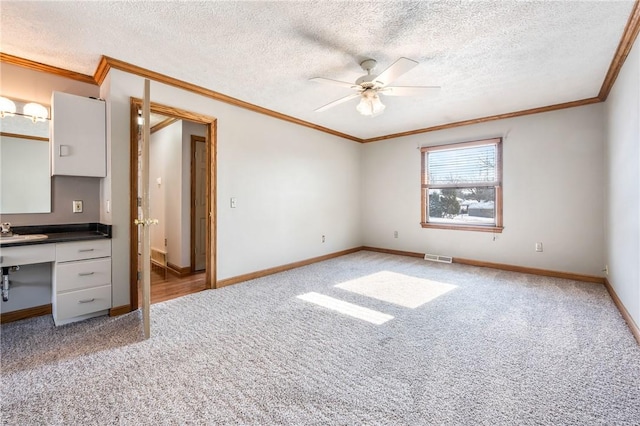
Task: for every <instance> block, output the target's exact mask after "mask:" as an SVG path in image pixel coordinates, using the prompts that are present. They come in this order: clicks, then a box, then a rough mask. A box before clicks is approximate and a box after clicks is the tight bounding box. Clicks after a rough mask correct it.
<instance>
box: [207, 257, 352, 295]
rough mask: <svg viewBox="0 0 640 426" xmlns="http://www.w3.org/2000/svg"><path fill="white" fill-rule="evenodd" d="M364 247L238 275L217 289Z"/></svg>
mask: <svg viewBox="0 0 640 426" xmlns="http://www.w3.org/2000/svg"><path fill="white" fill-rule="evenodd" d="M362 249H363V248H362V247H355V248H352V249H347V250H342V251H338V252H335V253H330V254H325V255H323V256H318V257H312V258H311V259H306V260H301V261H298V262H293V263H287V264H286V265H282V266H276V267H273V268H269V269H263V270H261V271H256V272H251V273H249V274H244V275H238V276H236V277H231V278H225V279H224V280H219V281H218V282H216V288H222V287H226V286H228V285H232V284H237V283H241V282H243V281H249V280H254V279H256V278H262V277H266V276H267V275H273V274H277V273H278V272H284V271H288V270H290V269H295V268H299V267H301V266H307V265H311V264H312V263H317V262H322V261H323V260H328V259H333V258H335V257H340V256H344V255H345V254H350V253H355V252H358V251H360V250H362Z"/></svg>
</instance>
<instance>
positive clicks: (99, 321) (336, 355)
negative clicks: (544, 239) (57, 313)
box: [0, 251, 640, 425]
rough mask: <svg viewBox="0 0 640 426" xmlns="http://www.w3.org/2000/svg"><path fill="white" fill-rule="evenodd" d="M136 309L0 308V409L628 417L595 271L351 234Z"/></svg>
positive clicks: (310, 421) (199, 418)
mask: <svg viewBox="0 0 640 426" xmlns="http://www.w3.org/2000/svg"><path fill="white" fill-rule="evenodd" d="M313 294H315V295H316V296H313ZM305 295H306V296H305ZM298 296H304V297H298ZM318 296H320V297H318ZM332 300H334V301H336V303H335V304H334V305H331V303H329V306H328V307H327V306H321V305H319V304H318V303H324V302H326V301H329V302H331V301H332ZM345 306H346V307H347V308H349V309H347V310H346V311H344V310H343V311H339V310H337V309H342V308H344V307H345ZM343 312H347V313H343ZM363 313H364V316H363ZM372 313H373V314H372ZM375 313H378V314H382V316H381V317H380V321H382V322H379V323H378V324H376V323H374V322H370V319H371V318H369V317H367V315H373V316H375V315H374V314H375ZM151 315H152V328H151V330H152V337H151V338H150V339H149V340H143V338H142V327H141V320H140V315H139V313H138V312H134V313H131V314H128V315H124V316H120V317H114V318H109V317H100V318H95V319H91V320H87V321H84V322H81V323H76V324H70V325H67V326H62V327H54V325H53V322H52V319H51V317H50V316H47V317H40V318H34V319H29V320H24V321H20V322H16V323H9V324H5V325H3V326H2V329H1V330H2V336H1V339H2V346H1V348H2V358H1V367H2V373H1V378H2V384H1V394H0V396H1V398H2V401H1V408H2V411H1V414H2V424H5V425H43V424H59V425H62V424H64V425H93V424H96V425H98V424H99V425H148V424H149V425H151V424H154V425H164V424H166V425H174V424H175V425H178V424H193V425H196V424H198V425H199V424H203V425H204V424H207V425H224V424H242V425H272V424H282V425H355V424H367V425H428V424H446V425H468V424H473V425H476V424H480V425H541V424H552V425H592V424H593V425H599V424H602V425H605V424H606V425H610V424H617V425H638V424H640V347H639V346H638V345H637V343H636V342H635V340H634V339H633V336H632V335H631V333H630V332H629V330H628V329H627V326H626V324H625V323H624V321H623V319H622V317H621V316H620V314H619V312H618V311H617V310H616V308H615V306H614V304H613V302H612V301H611V298H610V297H609V295H608V294H607V292H606V290H605V288H604V286H602V285H600V284H590V283H583V282H577V281H570V280H562V279H554V278H547V277H540V276H534V275H527V274H519V273H512V272H505V271H499V270H494V269H488V268H478V267H471V266H464V265H456V264H453V265H448V264H437V263H429V262H426V261H424V260H421V259H414V258H408V257H401V256H393V255H387V254H380V253H372V252H366V251H362V252H358V253H354V254H350V255H347V256H342V257H339V258H336V259H332V260H328V261H325V262H321V263H317V264H313V265H309V266H306V267H303V268H298V269H295V270H291V271H287V272H283V273H280V274H276V275H271V276H268V277H264V278H260V279H256V280H253V281H249V282H246V283H242V284H237V285H233V286H230V287H226V288H223V289H219V290H210V291H205V292H201V293H197V294H193V295H190V296H186V297H182V298H180V299H176V300H172V301H168V302H164V303H159V304H156V305H153V306H152V309H151ZM389 317H391V318H389ZM363 318H364V319H363ZM376 318H377V317H376Z"/></svg>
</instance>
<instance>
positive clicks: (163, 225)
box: [149, 121, 182, 264]
mask: <svg viewBox="0 0 640 426" xmlns="http://www.w3.org/2000/svg"><path fill="white" fill-rule="evenodd" d="M181 150H182V122H181V121H177V122H175V123H173V124H171V125H169V126H167V127H165V128H163V129H161V130H159V131H157V132H155V133H153V134H152V135H151V140H150V143H149V198H150V202H149V216H150V217H152V218H153V219H158V221H159V224H158V225H157V226H152V227H151V228H150V230H151V232H150V233H151V248H154V249H158V250H161V251H167V253H168V255H169V257H168V261H169V262H172V263H174V264H175V263H176V261H175V260H174V259H177V258H179V253H180V248H181V240H180V238H179V237H180V228H179V227H178V228H176V224H179V223H180V220H181V217H180V214H181V208H180V204H179V203H176V200H179V199H180V197H181V196H182V193H181V183H180V180H181V168H180V166H181V161H180V159H181ZM158 179H160V183H159V184H158ZM165 238H166V240H167V245H166V247H165Z"/></svg>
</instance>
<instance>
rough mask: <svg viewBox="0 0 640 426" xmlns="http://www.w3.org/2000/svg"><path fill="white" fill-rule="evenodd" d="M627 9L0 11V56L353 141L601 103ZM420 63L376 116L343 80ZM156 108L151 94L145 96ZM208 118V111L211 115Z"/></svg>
mask: <svg viewBox="0 0 640 426" xmlns="http://www.w3.org/2000/svg"><path fill="white" fill-rule="evenodd" d="M632 7H633V1H630V0H626V1H584V2H583V1H558V2H551V1H539V2H532V1H508V0H501V1H474V2H470V1H462V2H459V1H420V2H392V1H384V2H372V1H360V2H338V1H314V2H306V1H297V2H282V1H278V2H275V1H273V2H271V1H270V2H266V1H256V2H248V1H234V2H176V1H172V2H137V1H132V2H128V1H123V2H116V1H91V2H79V1H71V2H22V1H20V2H15V1H7V0H2V2H0V12H1V14H0V24H1V29H0V37H1V38H0V51H2V52H3V53H7V54H11V55H15V56H19V57H22V58H26V59H30V60H33V61H37V62H42V63H45V64H48V65H53V66H57V67H61V68H65V69H69V70H72V71H77V72H80V73H83V74H88V75H93V74H94V72H95V70H96V67H97V64H98V62H99V60H100V58H101V56H102V55H106V56H110V57H113V58H116V59H119V60H122V61H125V62H129V63H132V64H134V65H138V66H140V67H143V68H147V69H150V70H153V71H156V72H159V73H162V74H165V75H169V76H171V77H174V78H177V79H180V80H184V81H187V82H190V83H193V84H196V85H199V86H202V87H205V88H207V89H211V90H214V91H216V92H219V93H222V94H225V95H228V96H232V97H234V98H237V99H240V100H243V101H245V102H249V103H251V104H255V105H258V106H261V107H264V108H267V109H270V110H273V111H276V112H279V113H283V114H286V115H290V116H292V117H295V118H298V119H301V120H304V121H308V122H311V123H314V124H317V125H320V126H323V127H328V128H330V129H333V130H336V131H339V132H342V133H346V134H349V135H352V136H356V137H359V138H371V137H378V136H383V135H388V134H393V133H398V132H404V131H411V130H416V129H421V128H425V127H431V126H435V125H440V124H446V123H451V122H457V121H462V120H467V119H473V118H479V117H485V116H490V115H495V114H502V113H508V112H513V111H519V110H524V109H529V108H535V107H543V106H547V105H553V104H558V103H563V102H569V101H576V100H581V99H585V98H591V97H595V96H597V94H598V92H599V90H600V87H601V85H602V82H603V80H604V78H605V75H606V73H607V70H608V67H609V65H610V64H611V60H612V58H613V55H614V53H615V50H616V48H617V46H618V43H619V41H620V38H621V35H622V33H623V30H624V26H625V24H626V22H627V20H628V18H629V15H630V13H631V10H632ZM401 56H404V57H407V58H411V59H414V60H416V61H418V62H419V63H420V65H418V66H417V67H415V68H414V69H412V70H411V71H409V72H408V73H406V74H405V75H403V76H401V77H400V78H399V79H398V80H396V81H395V82H394V84H395V85H403V86H411V85H438V86H441V87H442V88H441V89H440V90H438V91H435V92H434V93H429V94H428V95H426V96H419V97H383V98H382V101H383V102H384V103H385V104H386V105H387V108H386V110H385V112H384V114H382V115H380V116H377V117H373V118H371V117H364V116H361V115H360V114H359V113H358V112H357V111H356V109H355V106H356V104H357V101H355V100H352V101H350V102H347V103H344V104H341V105H339V106H336V107H335V108H333V109H330V110H328V111H325V112H322V113H317V112H314V110H315V109H316V108H318V107H320V106H322V105H324V104H326V103H328V102H330V101H333V100H335V99H337V98H340V97H343V96H346V95H348V94H350V93H351V91H350V89H348V88H342V87H337V86H335V87H334V86H325V85H320V84H318V83H314V82H310V81H308V79H309V78H311V77H326V78H331V79H336V80H343V81H348V82H352V81H355V80H356V78H358V77H359V76H361V75H362V74H363V72H362V70H361V69H360V66H359V63H360V62H361V61H362V60H364V59H367V58H373V59H376V60H377V61H378V67H377V68H376V71H378V72H380V71H382V70H383V69H384V68H386V67H387V66H388V65H390V64H391V63H393V62H394V61H395V60H396V59H398V58H399V57H401ZM152 96H153V94H152ZM212 113H213V114H215V113H214V112H212Z"/></svg>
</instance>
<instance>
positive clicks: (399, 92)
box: [378, 86, 440, 96]
mask: <svg viewBox="0 0 640 426" xmlns="http://www.w3.org/2000/svg"><path fill="white" fill-rule="evenodd" d="M438 89H440V86H387V87H384V88H382V89H380V90H379V91H378V92H379V93H382V94H383V95H385V96H416V95H423V94H425V93H427V92H429V91H433V90H438Z"/></svg>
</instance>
